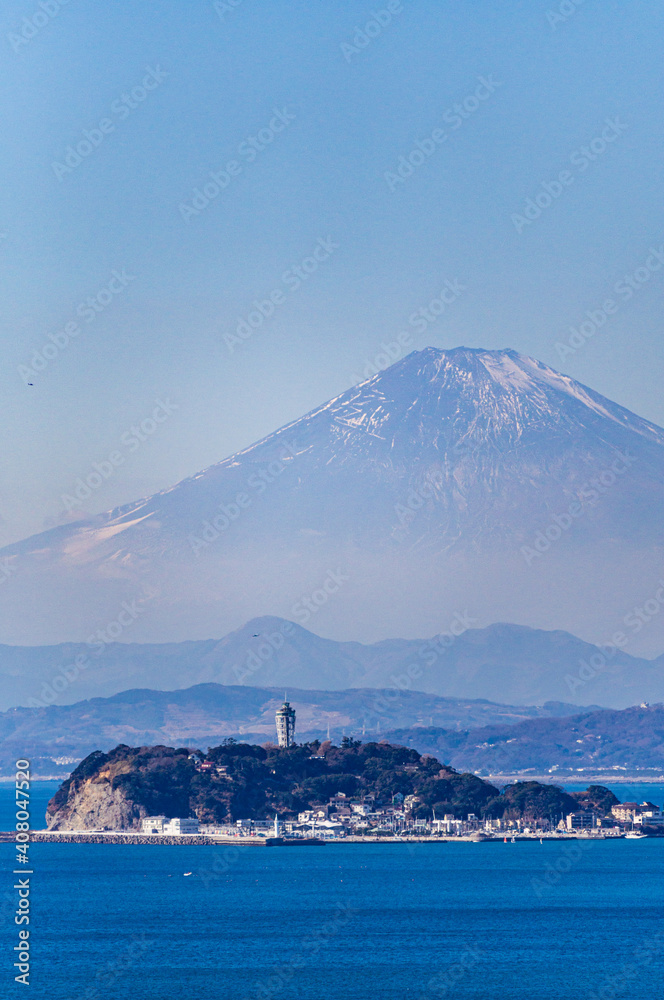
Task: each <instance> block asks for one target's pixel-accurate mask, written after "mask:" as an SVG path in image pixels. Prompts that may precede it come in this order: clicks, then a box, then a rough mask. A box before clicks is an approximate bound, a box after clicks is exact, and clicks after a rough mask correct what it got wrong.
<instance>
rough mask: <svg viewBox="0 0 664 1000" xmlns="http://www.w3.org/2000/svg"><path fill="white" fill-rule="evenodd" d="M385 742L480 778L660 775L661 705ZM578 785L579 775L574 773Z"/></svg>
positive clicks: (424, 732)
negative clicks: (600, 773) (651, 772)
mask: <svg viewBox="0 0 664 1000" xmlns="http://www.w3.org/2000/svg"><path fill="white" fill-rule="evenodd" d="M386 739H389V740H390V741H393V742H398V743H405V744H406V745H407V746H413V747H415V748H416V749H418V750H419V751H420V752H422V753H433V754H441V755H442V756H443V758H444V759H445V760H446V761H449V762H450V764H451V765H452V766H453V767H461V768H467V769H469V770H472V771H477V772H479V773H480V774H514V773H517V772H519V773H523V772H524V771H527V770H529V771H531V773H532V772H534V773H536V774H542V773H544V772H545V771H551V772H552V773H553V774H556V773H561V774H563V773H571V772H582V771H586V772H588V771H594V772H597V771H609V770H613V771H615V772H617V774H620V772H621V771H625V770H626V771H628V772H630V773H632V774H634V773H635V772H636V771H638V770H644V769H651V770H655V771H658V772H660V773H662V772H664V705H649V706H640V707H633V708H628V709H624V710H623V711H620V712H612V711H609V710H606V709H599V710H597V711H594V712H586V713H583V714H582V715H574V716H570V717H568V718H557V719H555V718H554V719H551V718H549V719H529V720H528V721H526V722H520V723H517V724H516V725H507V726H505V725H500V724H498V725H491V726H486V727H482V728H481V729H471V730H469V731H468V732H458V731H457V732H450V731H444V730H441V729H434V728H429V729H423V728H411V729H401V730H396V731H393V732H390V733H388V734H386ZM579 780H581V774H579Z"/></svg>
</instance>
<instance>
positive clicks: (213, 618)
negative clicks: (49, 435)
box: [0, 348, 664, 650]
mask: <svg viewBox="0 0 664 1000" xmlns="http://www.w3.org/2000/svg"><path fill="white" fill-rule="evenodd" d="M662 501H664V432H663V431H662V430H661V429H660V428H657V427H655V426H654V425H652V424H650V423H648V422H647V421H645V420H643V419H641V418H640V417H638V416H636V415H634V414H632V413H630V412H629V411H627V410H625V409H624V408H622V407H620V406H618V405H616V404H615V403H612V402H610V401H609V400H607V399H605V398H604V397H602V396H600V395H599V394H598V393H595V392H593V391H592V390H591V389H588V388H586V387H584V386H582V385H580V384H579V383H577V382H575V381H574V380H573V379H571V378H568V377H567V376H564V375H561V374H559V373H557V372H555V371H553V370H552V369H550V368H548V367H547V366H545V365H542V364H540V363H539V362H537V361H534V360H532V359H530V358H525V357H523V356H521V355H519V354H517V353H516V352H514V351H484V350H478V349H466V348H458V349H456V350H452V351H439V350H435V349H433V348H427V349H426V350H424V351H419V352H414V353H413V354H411V355H409V356H408V357H406V358H404V359H403V360H401V361H399V362H397V363H396V364H395V365H393V366H392V367H391V368H389V369H387V371H385V372H382V373H380V374H379V375H377V376H375V377H374V378H372V379H370V380H369V381H367V382H365V383H363V384H362V385H360V386H356V387H355V388H353V389H350V390H349V391H348V392H346V393H343V394H342V395H341V396H338V397H337V398H335V399H333V400H331V401H330V402H328V403H326V404H324V405H323V406H321V407H319V408H318V409H316V410H314V411H312V412H311V413H309V414H307V415H306V416H304V417H302V418H301V419H300V420H297V421H295V422H293V423H291V424H289V425H287V426H286V427H283V428H281V429H280V430H279V431H277V432H275V433H274V434H272V435H270V436H269V437H267V438H265V439H263V440H262V441H260V442H258V443H257V444H255V445H253V446H252V447H250V448H248V449H245V450H244V451H242V452H239V453H238V454H236V455H233V456H231V457H230V458H228V459H226V460H225V461H223V462H220V463H218V464H216V465H213V466H211V467H210V468H208V469H206V470H204V471H203V472H200V473H198V474H197V475H195V476H193V477H191V478H189V479H186V480H183V481H182V482H180V483H178V484H176V485H175V486H173V487H171V488H170V489H168V490H164V491H162V492H160V493H157V494H155V495H154V496H152V497H148V498H146V499H143V500H140V501H138V502H136V503H133V504H128V505H126V506H124V507H120V508H116V509H115V510H113V511H109V512H108V513H107V514H102V515H99V516H98V517H95V518H93V519H92V520H91V521H89V522H84V523H78V524H73V525H68V526H66V527H60V528H57V529H53V530H52V531H49V532H44V533H42V534H40V535H37V536H33V537H32V538H29V539H26V540H25V541H23V542H19V543H17V544H15V545H12V546H9V547H7V548H5V549H4V550H2V553H0V554H1V555H2V556H3V557H4V558H6V559H8V560H9V563H8V565H9V566H10V567H11V573H12V575H11V579H10V580H9V581H8V583H10V584H11V585H8V586H6V587H4V588H3V593H2V594H1V595H0V597H1V598H2V600H3V602H5V607H6V610H7V613H8V615H10V616H11V618H10V619H9V620H11V623H12V624H11V627H10V626H7V627H6V628H5V630H4V633H5V635H6V636H8V637H12V641H26V640H27V641H32V642H34V641H51V642H52V641H53V640H54V639H61V638H63V637H71V636H72V635H74V636H80V637H81V638H86V636H87V633H88V632H91V633H94V632H95V631H96V630H97V629H102V630H103V629H104V628H105V626H106V625H107V624H108V623H111V624H113V623H115V622H116V620H117V619H118V616H119V614H120V613H121V608H122V604H123V602H124V601H130V602H131V601H134V600H138V601H140V607H141V613H140V615H138V616H136V618H135V619H134V620H133V621H132V622H131V623H130V626H126V627H127V628H129V627H131V636H129V635H127V636H123V639H128V638H130V637H131V638H138V639H141V640H145V639H155V638H166V639H173V638H183V637H187V636H191V635H206V634H207V635H209V634H211V633H212V634H215V633H217V634H218V633H219V631H225V630H226V629H228V628H232V627H234V626H236V625H237V623H238V622H239V621H242V620H247V619H248V618H250V617H252V616H254V615H256V614H263V613H265V612H269V613H273V614H280V615H283V616H285V617H291V618H295V619H296V620H297V621H299V622H300V623H301V624H306V623H307V622H308V621H309V619H310V618H312V617H313V616H314V615H316V616H318V617H317V619H316V620H317V621H320V622H321V627H324V629H325V630H326V631H328V632H334V633H336V634H349V633H351V634H356V635H359V636H360V637H362V638H370V637H374V636H376V635H380V634H383V635H384V634H386V633H387V632H388V630H389V632H392V633H394V632H395V631H396V632H401V633H402V634H405V635H417V634H427V633H431V632H432V631H434V630H435V629H436V628H439V627H440V622H441V618H442V620H443V621H445V620H446V619H449V620H450V621H451V620H452V619H453V616H454V614H455V612H456V613H465V612H468V613H470V614H471V615H472V616H474V617H476V618H477V620H478V622H479V623H486V622H489V621H492V620H493V621H495V620H519V621H522V622H524V623H530V624H535V625H543V626H547V627H549V626H552V627H564V628H566V629H570V630H572V631H576V632H578V633H580V634H582V635H585V636H588V637H590V638H593V639H594V640H596V641H604V640H605V639H606V638H608V637H609V636H610V635H611V634H612V632H613V631H615V629H616V627H617V624H619V623H620V621H621V620H622V618H623V617H624V616H625V614H626V613H627V612H629V611H630V609H631V606H632V603H633V602H634V601H635V600H638V599H639V598H641V599H643V600H645V599H647V598H648V597H650V596H651V590H652V588H654V587H655V586H657V581H658V578H659V575H658V571H659V567H660V565H661V551H662V544H663V542H664V538H663V531H662V520H661V516H660V511H661V509H662ZM570 505H574V507H573V509H574V513H573V514H572V513H570ZM37 594H38V595H39V604H38V607H39V615H38V621H36V620H35V616H34V614H33V613H32V610H29V608H31V607H34V602H35V598H36V595H37ZM663 617H664V616H663ZM616 623H617V624H616ZM662 636H664V629H663V628H662V625H661V623H660V622H659V621H657V622H655V623H654V625H653V626H652V628H650V629H648V630H645V631H644V633H643V634H642V635H641V636H640V637H639V640H638V642H639V643H641V644H642V648H648V649H651V650H655V649H661V647H662V645H664V639H662ZM640 648H641V647H640Z"/></svg>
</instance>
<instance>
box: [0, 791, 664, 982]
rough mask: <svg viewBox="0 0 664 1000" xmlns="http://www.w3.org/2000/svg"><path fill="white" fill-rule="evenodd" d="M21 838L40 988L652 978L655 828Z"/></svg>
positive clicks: (2, 925)
mask: <svg viewBox="0 0 664 1000" xmlns="http://www.w3.org/2000/svg"><path fill="white" fill-rule="evenodd" d="M651 788H652V786H651ZM52 789H53V786H52V785H51V786H50V787H49V788H45V787H43V788H42V791H43V794H44V795H46V796H47V793H50V792H52ZM34 790H35V791H36V790H37V789H36V788H35V789H34ZM9 791H11V792H12V794H13V789H11V787H8V788H0V798H2V799H4V800H6V798H7V794H8V792H9ZM632 792H634V789H632ZM619 795H620V797H622V798H625V797H626V796H625V795H621V794H620V792H619ZM634 797H635V798H646V797H654V796H653V794H652V791H651V792H649V793H648V792H646V793H645V794H637V795H634ZM660 798H661V796H660ZM656 801H657V800H656ZM0 825H1V826H3V827H4V828H5V829H6V828H7V825H8V824H7V823H6V822H3V823H1V824H0ZM34 825H35V826H36V825H37V823H35V824H34ZM30 852H31V861H32V867H33V870H34V874H33V875H32V876H31V889H32V897H31V903H32V910H31V923H30V932H31V937H30V940H31V945H32V948H33V963H32V972H31V986H32V990H31V993H30V994H28V995H30V996H32V997H37V998H40V1000H41V998H44V1000H46V998H48V1000H181V998H182V997H187V998H191V1000H219V998H221V1000H245V998H247V1000H248V998H252V1000H253V998H255V1000H271V998H275V1000H277V998H283V1000H328V998H329V1000H357V998H365V997H366V998H373V1000H399V998H401V997H411V998H415V1000H425V998H427V1000H428V998H430V1000H435V998H439V997H450V998H452V997H454V998H458V1000H500V998H503V997H505V998H509V1000H521V998H523V1000H526V998H528V1000H531V998H532V997H537V998H541V1000H553V998H556V1000H558V998H560V997H561V996H565V995H567V996H571V997H576V996H580V995H583V996H586V997H590V998H593V1000H594V998H597V1000H600V998H601V1000H610V998H614V997H616V998H618V997H625V998H627V997H631V996H632V995H633V994H634V993H635V992H636V991H638V993H639V994H642V995H646V996H660V995H661V994H662V990H663V987H664V839H658V840H649V839H647V840H636V841H624V840H619V841H615V842H606V841H605V842H597V843H587V844H583V846H581V843H580V842H570V843H566V844H565V843H561V842H555V841H554V842H546V841H545V842H544V843H543V844H540V843H539V841H534V842H526V843H516V844H511V843H503V842H502V841H500V842H498V843H490V844H470V843H459V844H454V843H451V844H450V843H447V844H446V843H442V844H415V845H408V844H378V845H374V844H354V845H350V844H349V845H343V844H338V845H335V844H328V845H326V846H324V847H320V848H318V847H308V848H307V847H299V848H298V847H275V848H262V847H253V848H252V847H245V848H233V847H192V846H189V847H177V846H173V847H170V846H164V847H160V846H154V847H150V846H138V845H131V846H119V845H94V844H81V845H70V844H60V845H56V844H53V845H51V844H33V845H31V848H30ZM0 856H1V857H2V878H3V880H4V885H3V886H2V887H1V891H0V900H2V906H1V909H0V948H1V949H2V968H1V970H0V974H1V975H2V978H3V980H4V982H3V984H2V985H1V986H0V996H2V997H3V998H4V997H6V996H7V997H9V996H14V995H17V996H18V995H22V993H21V991H22V990H23V986H22V985H20V984H15V983H14V981H13V971H12V968H11V964H12V962H13V961H14V959H13V957H12V954H13V953H12V948H13V946H14V944H15V943H16V940H17V930H18V929H17V928H16V927H15V926H14V924H13V922H12V921H13V910H14V909H15V906H16V903H15V898H14V897H15V893H14V892H13V890H12V888H11V887H12V885H13V879H14V876H13V875H12V870H13V868H14V848H13V846H12V845H10V844H0ZM185 872H191V873H192V874H191V875H185ZM7 893H8V895H9V899H7V898H6V896H7Z"/></svg>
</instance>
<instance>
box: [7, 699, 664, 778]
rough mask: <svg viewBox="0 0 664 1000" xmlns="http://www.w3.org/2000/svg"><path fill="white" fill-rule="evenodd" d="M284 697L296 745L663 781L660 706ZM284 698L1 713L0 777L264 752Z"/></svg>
mask: <svg viewBox="0 0 664 1000" xmlns="http://www.w3.org/2000/svg"><path fill="white" fill-rule="evenodd" d="M387 693H388V692H386V691H384V690H382V691H381V690H375V689H353V690H346V691H334V692H331V691H305V690H297V689H296V690H291V691H290V692H289V698H290V699H291V701H292V703H293V704H294V705H295V707H296V711H297V730H296V738H297V740H298V742H304V741H306V740H311V739H314V738H318V739H320V740H324V739H326V738H327V736H328V733H329V735H330V737H331V738H332V740H333V741H334V742H336V743H337V744H338V743H339V742H340V741H341V738H342V736H343V735H351V736H353V737H356V738H359V739H361V740H362V741H364V742H368V741H371V740H373V741H376V740H382V739H387V740H388V741H389V742H392V743H397V744H400V745H406V746H410V747H414V748H415V749H417V750H419V751H420V752H422V753H424V752H426V753H432V754H434V755H435V756H439V757H440V759H441V760H443V761H444V762H445V763H448V764H451V765H452V766H453V767H456V768H458V769H460V770H464V771H466V770H470V771H477V772H478V773H481V774H491V773H493V774H496V773H517V772H528V771H529V772H530V773H531V774H542V773H546V772H549V771H550V772H551V773H552V774H554V773H556V772H557V771H560V772H561V773H562V772H570V771H577V770H578V769H585V770H586V772H587V771H588V770H589V769H593V770H596V771H601V770H607V769H610V768H615V769H618V770H619V769H627V770H630V771H634V770H636V769H638V768H661V769H662V771H664V706H662V705H655V706H648V707H641V708H629V709H625V710H623V711H612V710H607V709H598V708H597V707H596V706H591V707H590V708H587V709H585V710H583V711H582V712H579V709H578V708H577V707H576V706H572V705H566V704H562V703H550V704H548V705H544V706H543V707H541V708H534V707H523V706H520V707H518V706H512V705H501V704H494V703H492V702H488V701H481V700H474V701H473V700H462V699H453V698H438V697H435V696H432V695H429V694H424V693H422V692H420V691H402V692H398V693H396V692H391V694H393V695H394V697H389V698H386V694H387ZM282 697H283V693H282V692H281V691H280V690H278V689H274V688H272V689H262V688H251V687H241V686H232V687H224V686H222V685H219V684H199V685H196V686H194V687H191V688H188V689H186V690H184V691H150V690H132V691H125V692H123V693H122V694H120V695H115V696H113V697H112V698H94V699H92V700H90V701H83V702H78V703H77V704H75V705H66V706H52V707H50V708H44V709H26V708H19V709H12V710H11V711H9V712H3V713H1V714H0V774H9V773H11V772H12V769H13V768H14V761H15V760H16V759H17V757H19V756H27V757H29V758H30V759H31V761H32V767H33V770H34V771H35V773H37V774H63V775H64V774H67V773H68V772H69V771H70V770H71V769H72V767H73V765H74V763H75V762H77V761H78V760H80V759H82V758H83V757H86V756H87V755H88V754H89V753H91V752H92V751H93V750H103V751H107V750H109V749H111V748H112V747H114V746H116V745H117V744H119V743H122V744H127V745H130V746H146V745H165V746H188V747H198V748H201V749H202V750H203V751H204V752H205V750H206V749H207V747H208V746H214V745H216V744H219V743H220V742H221V741H222V740H223V739H224V738H225V737H230V736H233V737H235V738H237V739H239V740H241V741H243V742H250V743H258V744H263V743H266V742H270V741H274V739H275V725H274V713H275V709H276V708H277V707H278V706H279V704H280V703H281V700H282Z"/></svg>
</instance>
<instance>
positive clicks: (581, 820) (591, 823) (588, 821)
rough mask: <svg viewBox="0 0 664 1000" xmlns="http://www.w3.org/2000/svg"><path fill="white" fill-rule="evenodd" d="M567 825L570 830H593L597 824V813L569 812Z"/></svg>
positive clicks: (566, 820)
mask: <svg viewBox="0 0 664 1000" xmlns="http://www.w3.org/2000/svg"><path fill="white" fill-rule="evenodd" d="M565 826H566V827H567V829H568V830H593V829H594V828H595V827H596V826H597V815H596V813H594V812H573V813H568V815H567V817H566V819H565Z"/></svg>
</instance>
